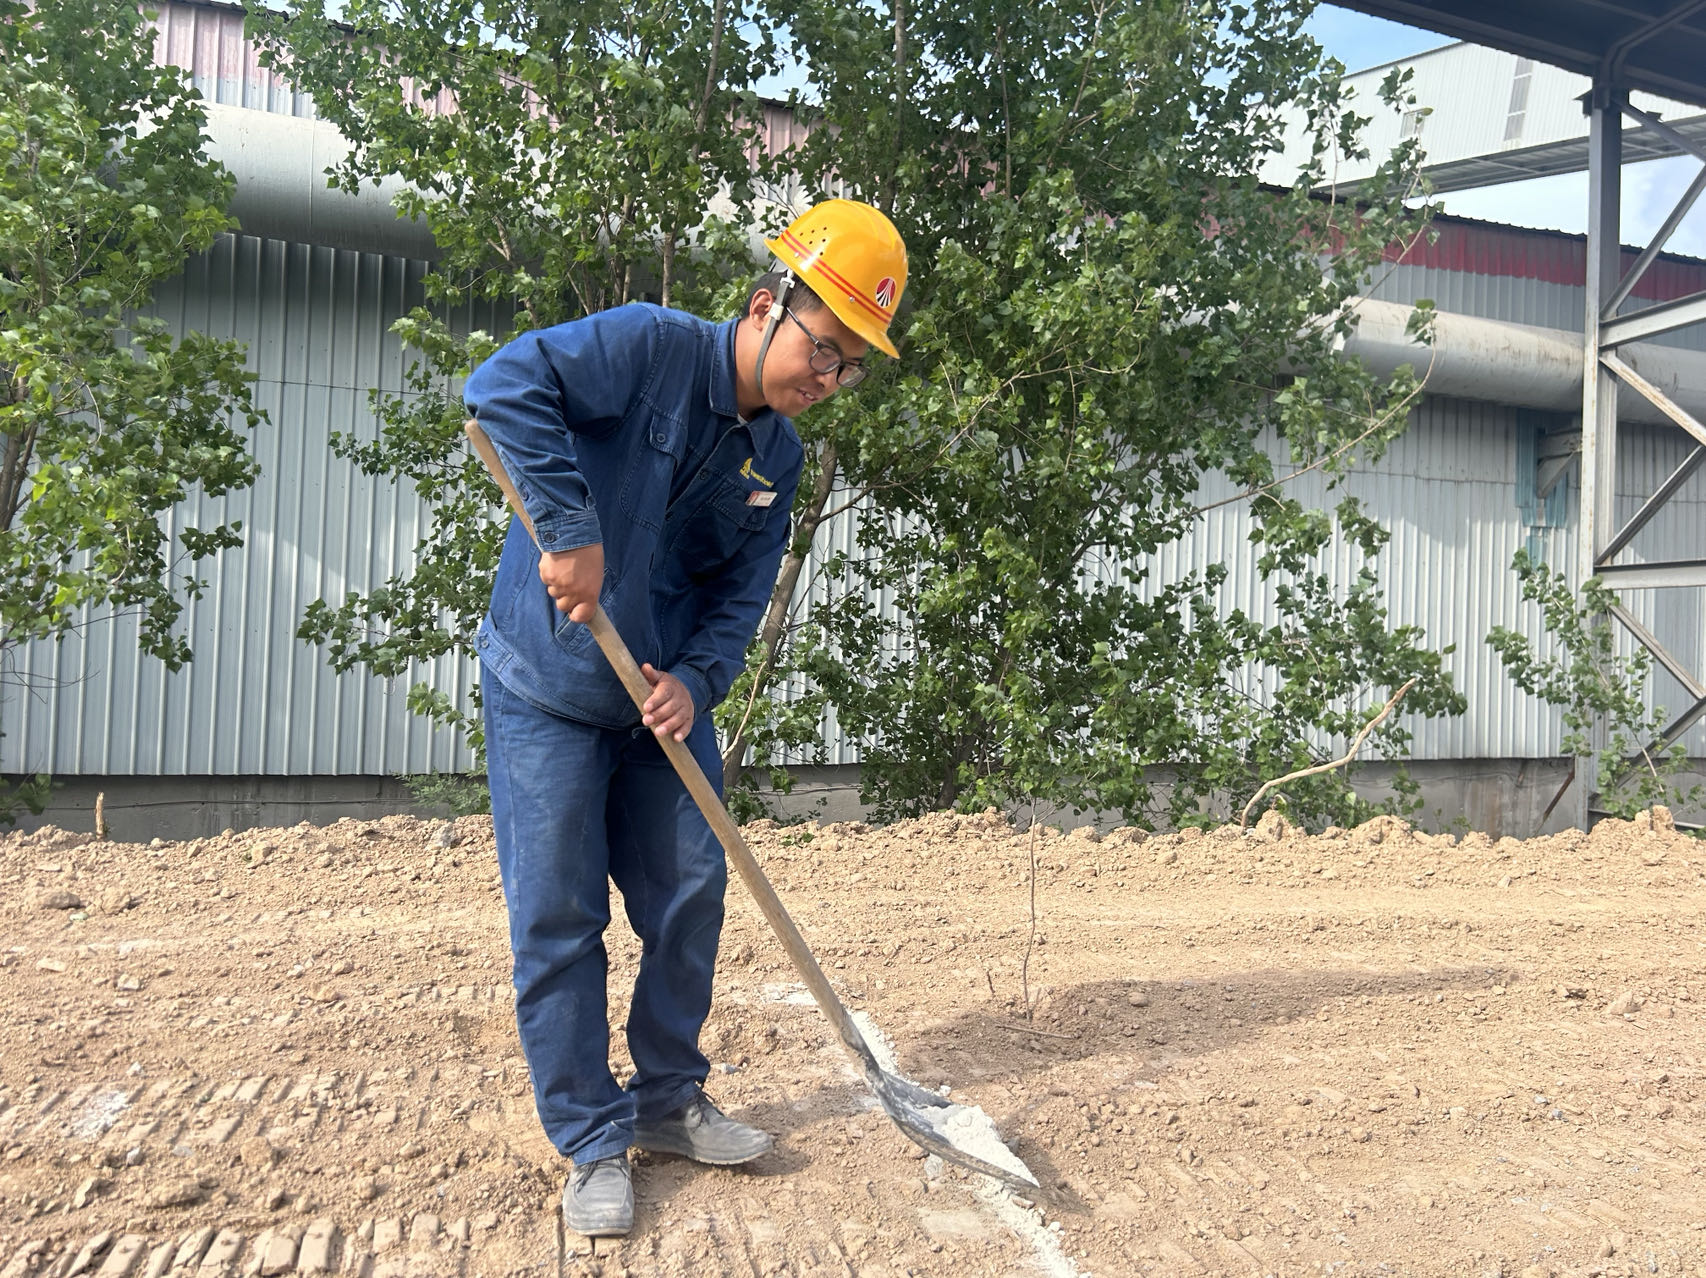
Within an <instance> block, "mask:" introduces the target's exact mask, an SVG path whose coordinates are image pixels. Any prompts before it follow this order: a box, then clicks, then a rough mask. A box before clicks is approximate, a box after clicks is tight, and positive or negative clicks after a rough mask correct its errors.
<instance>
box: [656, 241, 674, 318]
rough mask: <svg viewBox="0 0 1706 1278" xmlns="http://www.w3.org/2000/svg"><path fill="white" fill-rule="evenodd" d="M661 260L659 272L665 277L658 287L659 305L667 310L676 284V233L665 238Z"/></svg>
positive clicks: (660, 255)
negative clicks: (672, 289) (671, 291)
mask: <svg viewBox="0 0 1706 1278" xmlns="http://www.w3.org/2000/svg"><path fill="white" fill-rule="evenodd" d="M659 258H660V261H659V270H660V272H661V274H662V275H663V283H662V284H661V285H659V286H658V304H659V305H661V306H664V307H666V308H667V307H668V306H670V305H671V302H670V290H671V288H672V286H673V285H674V283H675V232H674V231H671V232H670V233H669V234H668V235H666V236H664V237H663V248H662V250H661V251H660V253H659Z"/></svg>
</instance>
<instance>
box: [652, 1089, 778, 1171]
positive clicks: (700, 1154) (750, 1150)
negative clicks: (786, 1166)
mask: <svg viewBox="0 0 1706 1278" xmlns="http://www.w3.org/2000/svg"><path fill="white" fill-rule="evenodd" d="M634 1143H635V1144H636V1145H638V1146H639V1147H640V1148H641V1149H649V1150H651V1151H653V1152H654V1153H659V1154H680V1155H681V1156H682V1157H683V1158H691V1159H692V1160H693V1161H694V1162H696V1163H710V1164H711V1165H712V1166H713V1167H733V1166H736V1165H737V1164H740V1163H750V1162H751V1161H752V1160H753V1159H755V1158H757V1157H759V1156H760V1155H761V1154H768V1153H769V1152H770V1151H771V1149H773V1148H774V1147H775V1144H776V1142H775V1141H773V1140H771V1139H770V1134H769V1133H768V1132H761V1131H759V1130H758V1128H756V1127H748V1126H747V1125H746V1124H745V1123H737V1122H736V1121H735V1120H734V1119H732V1118H730V1117H729V1116H728V1115H727V1114H724V1113H723V1112H722V1111H721V1110H719V1109H718V1108H717V1107H716V1106H715V1105H713V1104H711V1099H710V1097H708V1096H706V1095H705V1093H704V1092H699V1093H698V1094H697V1095H695V1096H694V1097H693V1099H692V1100H690V1101H688V1102H687V1104H685V1105H683V1106H682V1107H681V1108H680V1109H678V1110H676V1111H675V1113H673V1114H669V1115H666V1116H665V1117H663V1118H657V1119H653V1120H651V1121H650V1122H647V1121H646V1120H644V1119H640V1120H637V1121H636V1122H635V1123H634Z"/></svg>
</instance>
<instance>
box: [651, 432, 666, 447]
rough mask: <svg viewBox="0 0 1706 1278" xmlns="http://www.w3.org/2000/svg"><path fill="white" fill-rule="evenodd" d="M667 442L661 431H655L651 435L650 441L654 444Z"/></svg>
mask: <svg viewBox="0 0 1706 1278" xmlns="http://www.w3.org/2000/svg"><path fill="white" fill-rule="evenodd" d="M667 442H668V439H667V437H666V436H665V435H664V434H663V433H662V432H661V431H659V432H658V433H656V434H654V435H653V436H652V443H654V444H662V443H667Z"/></svg>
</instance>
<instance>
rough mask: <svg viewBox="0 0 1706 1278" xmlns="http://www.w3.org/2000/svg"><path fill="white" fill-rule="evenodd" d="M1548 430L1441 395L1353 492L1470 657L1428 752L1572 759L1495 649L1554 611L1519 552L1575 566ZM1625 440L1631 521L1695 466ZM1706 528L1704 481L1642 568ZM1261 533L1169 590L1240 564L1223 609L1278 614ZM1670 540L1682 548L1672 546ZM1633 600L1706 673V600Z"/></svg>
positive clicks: (1392, 563)
mask: <svg viewBox="0 0 1706 1278" xmlns="http://www.w3.org/2000/svg"><path fill="white" fill-rule="evenodd" d="M1532 429H1533V427H1532V426H1531V425H1529V424H1528V423H1527V422H1526V421H1525V420H1524V419H1523V418H1522V417H1521V416H1520V415H1519V414H1518V412H1517V411H1516V410H1514V409H1509V408H1504V407H1500V406H1495V405H1490V404H1482V403H1473V402H1467V401H1460V400H1446V399H1429V400H1426V401H1425V402H1424V403H1423V405H1422V406H1421V408H1420V409H1419V410H1418V411H1417V412H1416V413H1415V415H1414V419H1413V422H1412V425H1411V427H1410V429H1409V430H1408V431H1407V432H1406V433H1405V435H1404V436H1403V437H1402V438H1400V439H1399V440H1398V441H1397V442H1396V443H1395V444H1394V445H1393V447H1392V448H1391V449H1390V450H1389V452H1388V453H1387V455H1386V457H1385V458H1384V459H1383V461H1382V462H1381V464H1380V465H1379V467H1377V468H1376V469H1374V470H1372V471H1366V472H1361V473H1358V474H1356V475H1354V476H1352V478H1351V479H1350V480H1349V482H1348V484H1347V491H1349V492H1350V493H1353V494H1355V495H1356V496H1357V497H1359V498H1361V499H1362V500H1363V502H1364V504H1365V507H1366V508H1367V509H1368V510H1369V511H1371V512H1373V513H1375V514H1376V515H1377V516H1379V517H1380V518H1381V519H1382V520H1383V521H1384V522H1385V524H1386V525H1387V527H1388V528H1389V529H1390V530H1391V532H1392V540H1391V542H1390V543H1389V545H1388V546H1387V548H1386V550H1385V551H1384V553H1383V554H1382V555H1381V557H1380V560H1379V566H1378V571H1379V573H1380V577H1381V580H1382V582H1383V583H1384V586H1385V590H1386V595H1387V601H1388V607H1389V612H1390V617H1391V622H1392V624H1393V625H1395V626H1396V625H1406V624H1413V625H1419V626H1422V627H1423V628H1425V630H1426V632H1427V635H1428V637H1429V642H1430V646H1433V647H1436V648H1439V647H1443V646H1445V645H1448V644H1451V645H1455V648H1456V651H1455V652H1453V653H1452V654H1451V655H1449V656H1448V657H1447V658H1446V668H1447V669H1448V670H1450V671H1451V672H1452V675H1453V677H1454V679H1455V680H1456V683H1457V686H1458V688H1460V689H1461V690H1462V691H1463V693H1464V694H1465V695H1466V697H1467V698H1468V700H1469V711H1468V713H1467V714H1465V715H1463V716H1462V717H1460V718H1457V719H1452V720H1445V721H1435V722H1431V723H1430V722H1425V721H1421V720H1418V719H1415V718H1412V719H1411V720H1410V721H1409V726H1410V728H1411V729H1412V731H1413V732H1414V734H1415V749H1414V755H1415V757H1416V758H1419V759H1460V758H1512V757H1514V758H1544V757H1550V756H1556V755H1557V754H1558V752H1559V748H1560V743H1561V741H1562V737H1563V732H1562V726H1561V724H1560V722H1559V718H1558V715H1557V713H1556V712H1554V711H1553V710H1551V709H1550V708H1549V707H1547V706H1546V705H1545V704H1544V703H1542V702H1540V701H1538V700H1536V699H1535V698H1532V697H1529V696H1527V695H1526V694H1524V693H1523V692H1521V691H1520V690H1518V689H1517V688H1516V687H1515V686H1514V685H1513V684H1512V683H1511V682H1510V680H1509V678H1508V677H1507V676H1506V675H1505V673H1504V669H1503V667H1502V666H1501V665H1500V663H1499V661H1498V659H1497V657H1496V656H1494V654H1493V653H1492V650H1491V649H1489V648H1488V647H1487V645H1486V642H1485V641H1486V636H1487V634H1488V632H1489V631H1490V630H1491V629H1492V628H1493V627H1494V626H1495V625H1504V626H1510V627H1513V628H1516V629H1518V630H1520V631H1522V632H1524V633H1528V634H1537V633H1539V632H1540V627H1541V622H1540V616H1539V610H1538V608H1537V607H1535V606H1534V605H1531V604H1525V603H1523V602H1522V600H1521V597H1520V592H1519V588H1518V584H1517V581H1516V579H1515V577H1514V575H1513V574H1512V573H1511V572H1510V562H1511V559H1512V557H1513V556H1514V555H1515V554H1516V552H1517V550H1518V549H1520V548H1522V547H1525V546H1526V547H1527V548H1528V549H1529V551H1530V553H1531V554H1534V555H1537V556H1540V557H1543V558H1544V559H1545V561H1546V562H1547V563H1549V564H1551V565H1553V566H1554V567H1558V568H1562V569H1564V570H1565V571H1573V569H1574V563H1575V553H1576V545H1575V526H1574V525H1575V518H1576V509H1575V491H1574V484H1573V482H1572V483H1571V485H1570V492H1569V493H1568V494H1567V495H1566V498H1565V500H1564V501H1563V502H1554V503H1552V505H1553V506H1554V507H1555V508H1554V509H1550V510H1549V509H1548V508H1547V504H1546V503H1536V502H1534V500H1533V479H1532V475H1530V476H1529V477H1528V480H1527V484H1526V487H1525V486H1523V485H1521V484H1519V482H1518V479H1519V476H1518V469H1517V454H1518V441H1519V436H1520V434H1521V433H1522V432H1524V431H1528V430H1532ZM1621 435H1622V438H1621V449H1620V458H1619V467H1618V471H1619V485H1618V487H1619V492H1620V515H1621V517H1623V518H1627V517H1628V516H1629V515H1631V514H1633V513H1634V511H1635V510H1636V508H1637V507H1638V506H1639V505H1640V502H1641V500H1642V499H1643V497H1642V495H1644V494H1645V493H1649V492H1651V491H1652V489H1653V488H1654V487H1656V485H1657V483H1658V482H1659V480H1660V479H1662V477H1663V476H1664V475H1666V474H1668V473H1669V472H1670V471H1671V470H1672V469H1674V468H1675V466H1676V465H1677V464H1678V463H1680V462H1681V460H1682V458H1683V454H1684V452H1685V449H1684V446H1683V441H1681V439H1680V436H1679V434H1678V433H1677V432H1664V431H1660V430H1657V429H1649V428H1644V427H1638V426H1625V427H1624V429H1623V431H1622V432H1621ZM1282 472H1283V467H1282ZM1292 491H1293V492H1294V493H1295V494H1296V495H1297V496H1298V497H1299V498H1300V499H1303V500H1305V501H1310V500H1315V501H1319V500H1320V499H1321V498H1322V496H1323V492H1322V484H1321V480H1320V479H1319V477H1318V476H1316V475H1308V476H1305V477H1303V478H1301V479H1299V480H1298V481H1296V482H1295V483H1294V484H1293V485H1292ZM1229 495H1230V490H1229V489H1227V488H1226V487H1225V486H1224V485H1217V486H1211V487H1208V488H1206V489H1205V490H1204V492H1203V502H1204V504H1206V503H1207V502H1209V501H1214V500H1218V499H1219V498H1221V497H1224V496H1229ZM1556 507H1561V509H1559V508H1556ZM1530 519H1532V520H1533V521H1534V522H1532V523H1531V522H1529V521H1530ZM1703 522H1706V476H1701V475H1696V476H1695V477H1694V479H1692V480H1691V481H1690V482H1689V484H1688V486H1687V487H1686V488H1685V489H1684V490H1683V491H1682V492H1681V493H1680V494H1679V495H1678V498H1677V499H1676V502H1675V503H1674V504H1673V506H1672V507H1671V508H1670V510H1669V511H1667V512H1666V514H1665V515H1663V516H1661V517H1660V518H1659V519H1657V520H1655V521H1654V523H1653V524H1652V525H1649V527H1648V528H1647V529H1646V530H1645V531H1644V532H1643V533H1642V535H1641V537H1640V538H1638V539H1637V541H1636V542H1635V544H1634V546H1633V547H1632V552H1633V553H1632V554H1631V555H1630V556H1629V558H1630V559H1631V560H1643V559H1666V558H1675V557H1678V552H1677V551H1676V550H1675V549H1674V548H1675V547H1678V546H1682V545H1694V546H1697V545H1698V542H1699V534H1698V530H1699V529H1700V528H1701V527H1702V526H1703ZM1248 531H1249V520H1248V514H1247V509H1246V508H1245V507H1243V506H1227V507H1222V508H1220V509H1219V510H1215V511H1211V512H1209V513H1208V514H1207V515H1206V516H1205V517H1204V519H1203V521H1202V524H1201V526H1200V528H1199V530H1198V531H1197V532H1196V533H1195V534H1194V535H1193V536H1191V537H1188V538H1186V539H1184V540H1183V541H1181V542H1179V543H1177V544H1175V545H1173V546H1171V547H1168V548H1166V549H1164V550H1163V551H1162V552H1161V553H1160V554H1159V555H1158V556H1156V558H1155V561H1154V563H1155V569H1156V574H1155V575H1156V580H1157V581H1158V582H1166V581H1170V580H1177V579H1178V578H1179V576H1180V575H1182V574H1183V573H1185V572H1201V571H1202V570H1203V569H1204V568H1206V567H1207V566H1208V565H1209V564H1211V563H1216V562H1220V563H1225V564H1226V565H1227V567H1228V568H1229V570H1230V571H1229V575H1228V578H1227V581H1226V583H1225V585H1224V586H1223V587H1222V589H1221V592H1220V596H1219V597H1220V600H1221V603H1222V604H1223V605H1224V606H1225V607H1228V608H1230V607H1242V608H1244V609H1245V610H1246V611H1248V612H1249V613H1250V614H1251V615H1252V616H1254V617H1256V618H1258V619H1262V620H1272V619H1273V618H1274V613H1273V609H1272V606H1271V600H1272V587H1271V586H1264V585H1263V584H1262V583H1261V582H1260V580H1259V578H1258V576H1257V573H1256V567H1255V556H1254V555H1253V554H1252V553H1251V552H1250V547H1249V543H1248V541H1247V540H1246V534H1247V533H1248ZM854 533H855V525H854V522H853V520H852V518H851V517H843V518H842V519H839V520H837V521H836V522H835V524H833V525H832V526H830V527H828V528H826V529H825V530H824V531H823V532H822V533H820V534H819V540H818V544H817V546H816V548H815V554H814V559H815V560H816V561H817V563H818V564H822V563H824V562H826V561H827V560H828V559H829V558H830V557H831V556H832V555H834V554H835V553H836V552H838V551H841V552H848V553H852V552H853V551H854V549H855V547H854V543H853V537H854ZM1667 543H1668V545H1669V546H1670V547H1671V548H1672V549H1665V547H1666V545H1667ZM1331 562H1332V564H1333V568H1334V571H1335V573H1336V575H1337V576H1338V577H1339V578H1340V579H1341V580H1346V581H1348V580H1349V579H1350V578H1351V576H1352V575H1353V574H1354V572H1355V563H1354V562H1353V559H1352V557H1351V554H1350V552H1349V551H1347V550H1345V549H1344V548H1340V549H1339V550H1338V551H1336V552H1335V554H1334V557H1333V559H1332V561H1331ZM810 588H811V589H812V591H813V592H814V595H815V596H818V597H821V596H822V594H823V593H824V592H825V591H827V590H828V589H830V588H831V583H828V582H826V581H825V580H824V579H823V574H822V573H821V572H819V573H818V574H816V575H814V576H813V577H812V578H811V579H810ZM1626 598H1627V599H1628V600H1629V601H1630V603H1631V606H1632V607H1633V609H1634V611H1635V612H1636V614H1637V615H1638V616H1640V617H1641V618H1642V620H1643V621H1644V622H1645V623H1646V624H1647V625H1648V626H1649V627H1651V628H1653V629H1654V631H1655V633H1656V634H1657V635H1658V637H1659V638H1660V639H1661V641H1663V642H1664V643H1665V644H1666V645H1667V646H1669V647H1670V649H1671V651H1672V652H1674V653H1676V654H1677V655H1678V656H1679V657H1680V658H1681V659H1682V660H1683V661H1684V662H1687V663H1690V664H1691V665H1692V668H1693V669H1694V670H1696V671H1700V670H1701V662H1702V652H1701V638H1700V635H1701V631H1702V628H1703V626H1706V615H1703V613H1706V609H1703V606H1702V605H1703V603H1706V599H1703V596H1702V593H1701V592H1699V591H1692V590H1668V591H1657V592H1639V593H1633V594H1630V595H1628V596H1626ZM1626 646H1627V645H1626ZM1656 700H1657V702H1658V704H1660V705H1663V706H1666V707H1668V708H1669V709H1670V710H1671V711H1672V712H1673V713H1674V712H1676V711H1678V710H1680V709H1682V708H1683V707H1684V706H1686V705H1687V700H1686V697H1685V694H1684V693H1683V692H1682V690H1681V688H1680V687H1679V686H1678V685H1677V684H1676V683H1675V682H1674V680H1672V679H1670V678H1669V676H1668V675H1664V674H1663V673H1662V672H1661V674H1660V676H1659V679H1658V684H1657V688H1656ZM825 738H826V741H827V742H828V745H829V749H828V753H827V755H826V756H825V758H824V759H823V761H824V762H832V763H854V762H857V761H858V754H857V751H856V749H855V748H854V747H853V745H852V744H851V743H849V742H847V741H846V740H844V739H842V738H841V737H840V736H839V734H838V733H836V732H835V730H834V724H833V721H832V720H831V721H826V723H825ZM1688 743H1689V745H1690V749H1691V753H1694V754H1701V753H1706V732H1703V731H1701V730H1698V729H1697V730H1696V731H1695V732H1694V733H1692V734H1690V736H1689V738H1688ZM792 761H794V762H802V761H804V760H803V759H795V760H792Z"/></svg>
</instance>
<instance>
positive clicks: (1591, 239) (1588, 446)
mask: <svg viewBox="0 0 1706 1278" xmlns="http://www.w3.org/2000/svg"><path fill="white" fill-rule="evenodd" d="M1588 116H1589V122H1588V238H1587V275H1586V284H1587V299H1586V301H1587V305H1586V308H1585V311H1586V313H1585V315H1584V316H1583V320H1584V323H1583V325H1582V341H1583V351H1582V355H1583V358H1582V463H1581V502H1580V514H1579V519H1580V526H1579V541H1578V543H1577V551H1576V576H1577V582H1576V585H1577V587H1578V588H1579V587H1580V586H1581V585H1582V583H1584V582H1586V581H1587V579H1588V578H1589V577H1591V576H1592V575H1593V573H1594V568H1595V566H1596V565H1597V564H1598V563H1599V558H1600V553H1601V550H1602V548H1603V547H1604V545H1605V544H1606V542H1607V541H1608V540H1609V539H1610V537H1611V536H1612V534H1613V533H1614V532H1615V531H1616V529H1617V509H1616V499H1617V483H1616V477H1617V380H1616V378H1614V377H1612V376H1610V375H1609V373H1607V371H1606V370H1605V367H1604V366H1603V365H1602V364H1601V362H1600V356H1601V354H1602V352H1603V350H1604V347H1603V345H1602V343H1601V340H1600V320H1601V316H1602V314H1603V312H1604V310H1605V305H1606V303H1607V302H1608V301H1610V300H1611V299H1612V298H1613V297H1614V296H1615V295H1616V294H1617V292H1618V285H1619V283H1620V282H1621V277H1622V274H1623V270H1622V267H1623V254H1622V247H1621V242H1620V240H1619V232H1620V229H1621V228H1620V225H1619V215H1620V211H1621V204H1622V198H1623V103H1622V101H1621V95H1620V94H1619V93H1618V92H1617V90H1616V88H1615V86H1614V85H1612V84H1609V83H1599V84H1595V85H1594V87H1593V92H1592V94H1591V95H1590V97H1589V102H1588ZM1598 745H1599V742H1598V741H1597V740H1596V742H1595V746H1596V748H1597V746H1598ZM1598 779H1599V778H1598V772H1597V769H1596V768H1595V766H1594V760H1593V758H1592V757H1591V756H1590V757H1589V758H1586V759H1581V760H1578V762H1577V767H1576V785H1575V793H1574V795H1573V796H1572V805H1571V806H1572V811H1573V814H1574V817H1575V823H1576V826H1577V827H1578V828H1579V829H1583V830H1585V829H1587V828H1588V824H1589V822H1590V820H1591V809H1592V798H1593V795H1594V792H1595V791H1596V790H1597V789H1598V788H1599V787H1598Z"/></svg>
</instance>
